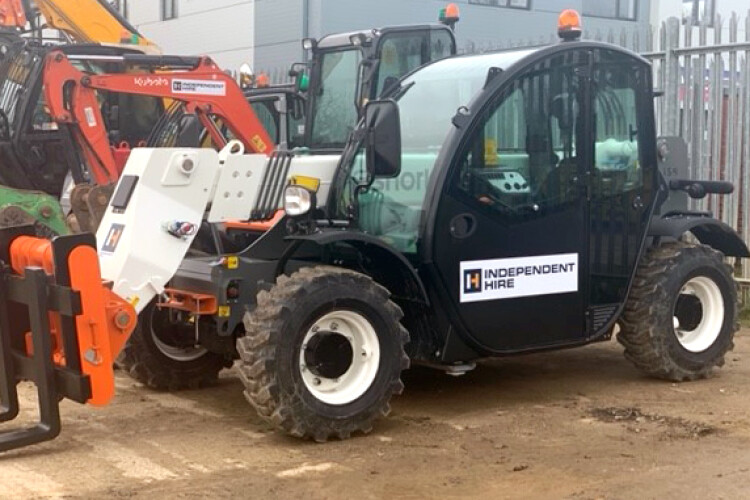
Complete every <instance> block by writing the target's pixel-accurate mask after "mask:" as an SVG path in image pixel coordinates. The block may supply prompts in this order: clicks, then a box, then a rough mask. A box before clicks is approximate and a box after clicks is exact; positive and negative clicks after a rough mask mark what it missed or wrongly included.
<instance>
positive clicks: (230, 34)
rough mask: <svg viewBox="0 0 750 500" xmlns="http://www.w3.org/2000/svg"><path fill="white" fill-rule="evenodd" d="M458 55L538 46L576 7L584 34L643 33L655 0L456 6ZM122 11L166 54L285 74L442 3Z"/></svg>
mask: <svg viewBox="0 0 750 500" xmlns="http://www.w3.org/2000/svg"><path fill="white" fill-rule="evenodd" d="M454 1H455V3H457V4H458V5H459V8H460V10H461V21H460V23H459V24H458V27H457V38H458V44H459V48H460V50H465V51H466V50H468V51H475V50H484V49H491V48H496V47H499V46H502V45H504V44H508V43H509V42H514V43H523V44H528V43H540V42H543V41H548V40H549V39H550V36H551V35H552V34H554V32H555V27H556V24H557V16H558V15H559V13H560V12H561V11H562V10H563V9H566V8H574V9H577V10H578V11H579V12H581V13H582V14H583V16H584V23H585V29H586V30H587V31H588V32H589V33H596V32H600V33H606V32H609V31H610V30H614V31H615V32H617V33H620V32H622V31H625V32H634V31H646V30H648V29H649V27H650V25H651V24H650V23H651V14H652V8H651V2H656V1H657V0H454ZM117 3H118V5H119V8H120V10H121V11H122V12H124V13H125V14H126V16H127V17H128V19H129V20H130V21H131V23H133V24H134V25H136V26H137V27H138V28H139V29H140V30H141V31H142V32H143V34H144V35H146V36H148V37H149V38H151V39H153V40H154V41H155V42H156V43H158V44H159V45H161V47H162V48H163V49H164V51H165V52H169V53H181V54H199V53H200V54H208V55H210V56H212V57H213V58H214V59H216V60H217V61H218V62H219V64H220V65H221V66H223V67H225V68H227V69H237V67H238V66H239V65H240V64H241V63H242V62H248V63H250V64H251V65H252V66H253V67H254V68H255V69H256V71H257V70H260V69H279V68H288V67H289V65H290V64H291V63H293V62H296V61H300V60H302V59H303V57H304V54H303V51H302V47H301V40H302V39H303V38H306V37H315V38H318V37H321V36H323V35H326V34H328V33H336V32H342V31H350V30H355V29H363V28H369V27H378V26H386V25H395V24H412V23H425V22H433V21H435V20H436V19H437V16H438V12H439V11H440V9H441V8H442V7H444V6H445V4H446V3H447V1H446V0H378V1H370V0H367V1H365V0H119V2H117Z"/></svg>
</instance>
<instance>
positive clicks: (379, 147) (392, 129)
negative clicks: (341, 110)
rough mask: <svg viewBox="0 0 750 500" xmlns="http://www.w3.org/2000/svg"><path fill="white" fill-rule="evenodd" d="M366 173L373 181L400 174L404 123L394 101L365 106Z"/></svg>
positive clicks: (389, 100) (383, 101)
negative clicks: (402, 127) (376, 178)
mask: <svg viewBox="0 0 750 500" xmlns="http://www.w3.org/2000/svg"><path fill="white" fill-rule="evenodd" d="M365 126H366V127H367V129H366V133H367V142H366V144H367V172H368V173H369V174H370V176H371V177H372V178H375V177H396V176H398V174H400V173H401V120H400V118H399V111H398V105H397V104H396V102H395V101H393V100H392V99H385V100H380V101H370V102H368V103H367V105H366V106H365Z"/></svg>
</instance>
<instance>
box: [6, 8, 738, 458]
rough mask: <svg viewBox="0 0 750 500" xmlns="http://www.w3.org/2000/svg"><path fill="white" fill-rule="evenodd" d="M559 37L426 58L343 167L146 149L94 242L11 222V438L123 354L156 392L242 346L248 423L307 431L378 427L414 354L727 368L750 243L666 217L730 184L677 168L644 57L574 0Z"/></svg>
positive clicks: (107, 388) (219, 364)
mask: <svg viewBox="0 0 750 500" xmlns="http://www.w3.org/2000/svg"><path fill="white" fill-rule="evenodd" d="M559 33H560V36H561V38H562V41H561V42H560V43H559V44H556V45H552V46H548V47H542V48H533V49H523V50H510V51H503V52H497V53H488V54H482V55H472V56H457V57H451V58H446V59H442V60H439V61H435V62H432V63H430V64H428V65H426V66H424V67H421V68H419V69H417V70H415V71H414V72H412V73H411V74H409V75H407V76H406V77H404V78H403V79H401V80H400V81H399V82H398V83H397V84H395V85H394V86H393V87H392V89H391V91H390V93H389V94H388V96H387V98H385V99H382V100H373V101H370V102H368V103H367V104H366V105H365V106H364V109H363V119H362V120H361V121H360V122H359V125H358V126H357V128H356V129H355V131H354V132H353V133H352V134H350V135H349V137H348V140H347V142H346V146H345V148H344V153H343V155H342V157H341V158H340V160H339V161H329V160H322V159H321V158H320V157H316V156H309V155H295V154H292V153H290V152H285V151H275V152H274V154H273V155H272V156H271V157H270V158H266V157H265V156H263V155H252V154H244V152H243V148H242V145H241V144H240V143H237V142H232V143H230V144H228V145H227V147H225V148H224V149H223V150H222V151H221V152H219V153H217V152H216V151H213V150H210V149H190V148H176V149H168V148H163V149H148V148H144V149H136V150H134V152H133V153H132V154H131V156H130V159H129V161H128V163H127V165H126V168H125V171H124V173H123V176H122V177H121V179H120V181H119V184H118V187H117V189H116V191H115V195H114V197H113V198H112V201H111V203H110V205H109V207H108V209H107V213H106V215H105V216H104V219H103V221H102V224H101V226H100V229H99V232H98V234H97V239H96V243H94V241H93V239H92V238H91V237H90V236H89V237H87V236H85V235H79V236H74V237H60V238H57V239H54V240H53V241H51V242H49V241H46V240H43V239H39V238H34V237H32V236H30V235H29V234H28V233H29V231H28V230H22V229H13V230H5V231H4V232H2V233H0V260H2V261H3V262H4V263H5V265H6V267H5V268H4V270H3V271H2V274H0V277H1V278H2V279H0V294H2V300H0V307H4V308H12V314H10V313H7V312H6V311H0V313H3V314H0V317H1V318H4V323H3V324H2V325H0V328H1V329H2V335H0V341H1V342H0V349H1V351H0V360H2V363H3V370H2V371H0V377H2V379H1V380H0V391H2V392H0V396H2V401H3V404H4V405H5V414H4V416H1V415H0V418H3V419H4V420H10V419H12V418H14V417H15V416H16V415H17V412H18V401H17V395H16V384H17V383H18V381H20V380H24V379H30V380H32V381H34V382H35V383H36V385H37V386H38V387H39V393H40V406H41V415H40V423H39V425H38V426H37V427H35V428H32V429H31V430H25V431H24V430H22V431H12V432H11V433H8V434H5V435H2V436H0V449H1V450H8V449H12V448H16V447H18V446H22V445H27V444H31V443H34V442H39V441H42V440H45V439H51V438H53V437H54V436H55V435H56V434H57V432H59V427H60V418H59V409H58V400H59V398H63V397H68V398H71V399H74V400H76V401H79V402H85V401H88V402H91V403H95V404H106V402H107V401H109V399H110V398H111V397H112V394H113V387H114V377H113V373H112V371H111V364H110V361H111V360H112V359H113V358H114V357H115V356H116V355H117V352H118V350H119V348H120V347H121V346H123V345H124V346H125V347H124V352H123V358H124V361H123V365H124V367H125V369H126V371H127V372H128V373H130V374H131V375H133V376H135V377H136V378H137V379H138V380H141V381H144V383H145V384H146V385H148V386H150V387H156V388H166V389H174V388H180V387H196V386H200V385H203V384H205V383H206V382H210V381H211V380H213V379H215V378H216V375H217V373H218V372H219V371H220V370H221V369H222V368H224V367H226V366H229V365H231V363H232V362H233V361H234V360H238V363H237V370H238V373H239V375H240V378H241V379H242V382H243V384H244V386H245V395H246V398H247V400H248V401H249V402H250V404H251V405H252V406H253V407H254V408H255V409H256V410H257V412H258V413H259V415H261V417H262V418H263V419H265V420H267V421H268V422H270V423H272V424H273V425H274V426H276V427H277V428H279V429H281V430H283V431H284V432H287V433H289V434H291V435H294V436H298V437H303V438H310V439H314V440H316V441H326V440H327V439H330V438H340V439H344V438H347V437H349V436H351V435H352V434H355V433H359V432H364V433H367V432H370V430H371V429H372V428H373V424H374V421H375V420H376V419H377V418H379V417H381V416H384V415H387V414H388V412H389V409H390V406H389V402H390V400H391V398H392V396H393V395H394V394H399V393H401V391H402V389H403V384H402V382H401V373H402V371H403V370H405V369H406V368H407V367H408V366H409V364H410V363H419V364H426V365H429V366H432V367H435V368H439V369H442V370H444V371H445V372H447V373H449V374H453V375H458V374H461V373H465V372H466V371H468V370H470V369H472V368H474V366H475V363H476V361H477V360H481V359H483V358H489V357H496V356H508V355H516V354H522V353H528V352H537V351H544V350H552V349H561V348H568V347H575V346H582V345H586V344H589V343H592V342H599V341H605V340H609V339H610V338H611V337H612V336H614V335H616V336H617V339H618V340H619V342H620V343H621V344H622V345H623V346H624V347H625V355H626V357H627V358H628V359H629V360H631V361H632V362H633V363H634V364H635V365H636V366H637V367H639V368H640V369H641V370H643V371H644V372H645V373H647V374H649V375H651V376H654V377H658V378H662V379H666V380H670V381H675V382H678V381H686V380H693V379H697V378H701V377H705V376H708V375H709V374H710V373H711V372H712V371H713V370H714V369H715V368H716V367H719V366H722V365H723V363H724V356H725V354H726V353H727V352H728V351H729V350H730V349H732V347H733V337H734V333H735V331H736V330H737V327H738V323H737V291H736V284H735V281H734V278H733V276H732V272H731V268H730V267H729V266H728V265H727V264H726V263H725V262H724V257H737V258H746V257H748V256H750V251H749V250H748V248H747V246H746V244H745V243H744V242H743V241H742V240H741V239H740V238H739V236H738V235H737V233H736V232H735V231H733V230H732V228H730V227H729V226H727V225H726V224H724V223H722V222H720V221H718V220H716V219H715V218H713V217H712V216H711V214H709V213H704V212H690V211H686V210H672V209H670V210H665V209H663V207H665V206H666V205H665V203H666V202H667V201H668V198H669V196H670V193H687V194H688V195H690V196H692V197H695V198H700V197H703V196H705V195H706V194H707V193H713V194H729V193H731V191H732V185H731V184H729V183H726V182H717V181H700V180H690V179H672V180H670V181H669V182H668V181H667V180H666V179H665V178H664V177H663V176H662V175H661V173H660V172H659V169H658V164H659V161H660V160H659V156H658V152H657V140H656V136H655V131H654V106H653V99H654V92H653V88H652V81H653V80H652V73H651V66H650V64H649V63H648V61H647V60H645V59H643V58H642V57H640V56H638V55H636V54H634V53H632V52H630V51H628V50H625V49H622V48H619V47H615V46H612V45H609V44H605V43H598V42H588V41H579V37H580V33H581V29H580V17H579V16H578V15H577V14H576V13H575V12H573V11H566V12H564V13H563V15H562V16H561V18H560V26H559ZM402 131H403V134H402ZM280 208H283V209H284V211H283V212H279V209H280ZM278 213H282V214H283V215H282V216H277V218H276V219H275V223H274V225H273V227H272V229H270V230H268V231H258V230H256V229H254V228H253V226H252V223H253V222H254V221H264V220H267V219H268V218H269V217H271V216H272V215H273V214H278ZM226 218H231V219H240V220H248V221H249V222H248V223H247V224H246V225H245V226H244V227H241V228H240V227H238V228H236V229H235V231H239V232H243V233H244V234H245V238H246V241H247V246H246V248H244V249H243V250H241V251H239V252H234V253H225V254H223V255H219V256H215V255H212V256H200V255H190V256H188V257H185V255H186V253H187V251H188V249H189V248H190V246H191V243H192V240H193V238H194V237H195V232H196V228H197V227H198V226H199V225H200V224H201V222H202V221H204V220H207V221H209V222H215V221H221V220H224V219H226ZM24 233H26V234H24ZM688 235H690V237H687V236H688ZM87 238H88V239H87ZM94 246H96V249H97V253H98V262H97V259H96V258H94V257H92V255H93V248H94ZM79 254H80V256H79ZM77 257H79V258H77ZM100 269H101V274H100ZM100 278H103V279H104V280H105V283H107V285H106V286H105V287H104V288H102V285H100V283H101V281H100ZM97 290H98V291H97ZM101 290H106V291H107V292H105V293H102V292H101ZM31 292H33V293H31ZM92 295H93V296H94V297H101V299H100V300H99V302H94V301H93V300H92V299H91V298H90V297H91V296H92ZM136 314H138V315H139V317H138V324H137V327H134V323H135V315H136ZM131 331H132V334H131ZM128 335H130V337H129V339H128V341H127V343H125V339H127V338H128Z"/></svg>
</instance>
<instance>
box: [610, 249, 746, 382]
mask: <svg viewBox="0 0 750 500" xmlns="http://www.w3.org/2000/svg"><path fill="white" fill-rule="evenodd" d="M737 312H738V307H737V285H736V283H735V281H734V278H733V277H732V269H731V267H730V266H729V265H727V264H726V263H725V262H724V261H723V255H722V254H721V253H720V252H717V251H716V250H714V249H712V248H710V247H708V246H705V245H692V244H687V243H683V242H676V243H667V244H664V245H661V246H659V247H656V248H653V249H650V250H649V251H648V253H647V254H646V255H645V257H644V258H643V260H642V262H641V264H640V265H639V268H638V271H637V272H636V277H635V280H634V282H633V287H632V289H631V292H630V296H629V297H628V302H627V304H626V305H625V312H624V313H623V316H622V319H621V321H620V326H621V330H620V332H619V333H618V335H617V339H618V341H619V342H620V343H621V344H622V345H623V346H624V347H625V357H627V358H628V359H629V360H630V361H632V362H633V364H635V365H636V366H637V367H638V368H640V369H641V370H643V371H644V372H646V373H648V374H649V375H651V376H654V377H658V378H662V379H666V380H671V381H676V382H679V381H684V380H695V379H698V378H704V377H706V376H708V375H709V374H710V373H711V372H712V371H713V369H714V367H717V366H719V367H720V366H723V365H724V355H725V354H726V353H727V352H728V351H729V350H731V349H732V348H733V347H734V333H735V332H736V331H737V330H738V329H739V323H738V321H737Z"/></svg>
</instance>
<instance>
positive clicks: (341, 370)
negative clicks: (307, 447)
mask: <svg viewBox="0 0 750 500" xmlns="http://www.w3.org/2000/svg"><path fill="white" fill-rule="evenodd" d="M402 316H403V313H402V312H401V309H400V308H399V307H398V306H397V305H396V304H394V303H393V302H392V301H391V300H390V294H389V292H388V291H387V290H386V289H385V288H383V287H382V286H380V285H378V284H377V283H375V282H373V281H372V279H370V278H369V277H368V276H365V275H363V274H360V273H356V272H353V271H350V270H347V269H341V268H336V267H328V266H317V267H309V268H304V269H301V270H300V271H297V272H296V273H294V274H292V275H291V276H280V277H279V278H278V280H277V282H276V285H275V286H274V287H273V288H272V289H271V290H270V291H267V292H266V291H264V292H261V293H259V294H258V305H257V308H256V309H255V310H254V311H253V312H252V313H248V314H247V315H246V316H245V330H246V335H245V337H242V338H240V339H239V340H238V341H237V350H238V352H239V354H240V365H239V373H240V378H241V379H242V381H243V383H244V385H245V397H246V398H247V400H248V401H249V402H250V404H251V405H252V406H253V407H254V408H255V409H256V410H257V411H258V414H259V415H260V416H261V418H263V419H264V420H266V421H268V422H270V423H272V424H273V425H274V426H276V427H277V428H279V429H282V430H284V431H285V432H287V433H289V434H291V435H293V436H296V437H301V438H311V439H314V440H316V441H318V442H323V441H326V440H328V439H329V438H331V437H337V438H339V439H346V438H348V437H349V436H350V435H351V434H353V433H355V432H363V433H367V432H370V430H371V429H372V425H373V422H374V421H375V420H376V419H377V418H378V417H380V416H386V415H387V414H388V413H389V412H390V406H389V402H390V399H391V397H392V396H393V395H394V394H400V393H401V392H402V391H403V387H404V386H403V383H402V382H401V372H402V370H404V369H406V368H408V366H409V358H408V357H407V356H406V353H405V352H404V344H406V342H407V341H408V333H407V332H406V329H405V328H404V327H403V326H402V325H401V323H400V319H401V317H402Z"/></svg>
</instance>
